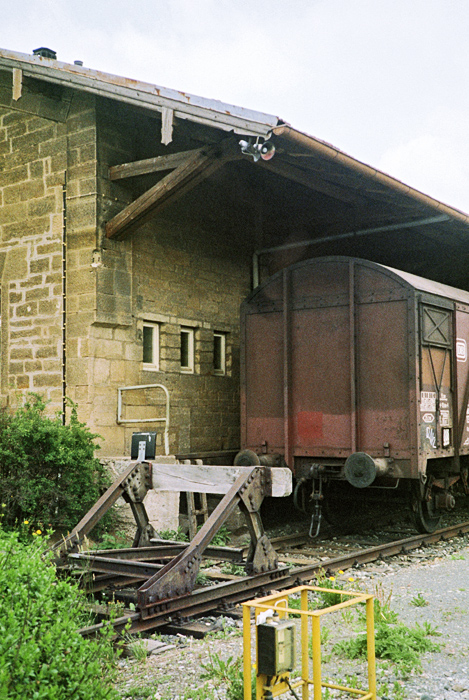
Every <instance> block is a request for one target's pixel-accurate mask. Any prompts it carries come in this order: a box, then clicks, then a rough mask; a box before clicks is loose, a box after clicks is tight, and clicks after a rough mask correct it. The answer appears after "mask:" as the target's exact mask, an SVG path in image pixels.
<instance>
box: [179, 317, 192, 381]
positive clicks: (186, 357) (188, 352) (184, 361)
mask: <svg viewBox="0 0 469 700" xmlns="http://www.w3.org/2000/svg"><path fill="white" fill-rule="evenodd" d="M193 371H194V329H193V328H181V372H193Z"/></svg>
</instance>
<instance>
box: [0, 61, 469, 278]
mask: <svg viewBox="0 0 469 700" xmlns="http://www.w3.org/2000/svg"><path fill="white" fill-rule="evenodd" d="M1 72H3V75H4V78H3V80H4V81H5V79H6V77H7V74H8V72H9V73H11V75H12V78H11V80H12V83H10V86H11V85H12V86H13V96H12V98H11V100H10V102H9V105H10V106H11V107H12V108H16V109H20V110H21V109H22V107H21V105H22V100H23V102H24V103H25V105H26V101H27V99H30V98H31V95H29V96H26V95H25V96H24V97H21V90H22V81H23V77H25V78H32V79H36V80H41V81H45V82H46V83H50V84H53V85H54V84H55V85H59V86H62V87H63V88H65V93H64V94H65V95H67V94H69V95H70V94H71V90H77V91H84V92H88V93H92V94H95V95H98V96H101V97H104V98H107V99H110V100H114V101H118V102H122V103H126V104H129V105H133V106H135V107H137V108H139V109H140V110H143V111H144V112H147V113H151V112H158V113H161V115H162V131H163V130H164V123H165V119H166V120H168V123H169V122H170V121H171V123H172V119H173V117H178V118H180V119H184V120H187V121H192V122H196V123H200V124H204V125H206V126H208V127H211V128H212V129H213V132H210V133H211V134H213V138H212V137H210V138H207V142H206V141H204V138H205V137H202V140H200V148H199V149H195V150H192V151H187V152H186V151H182V152H179V153H174V148H175V147H176V144H173V147H172V148H170V149H169V150H164V151H163V153H165V154H168V155H162V156H156V157H155V158H150V159H147V160H146V161H140V162H139V163H128V164H123V165H122V166H116V168H114V170H117V169H119V168H121V172H120V175H119V177H132V176H136V175H137V174H138V172H137V171H138V167H136V166H139V165H141V164H142V163H143V164H144V166H145V168H147V170H145V172H147V173H153V175H150V177H153V178H154V179H153V183H154V184H153V186H152V187H151V188H150V189H149V190H147V191H146V192H144V194H143V195H141V196H140V197H138V198H137V199H136V200H135V201H134V202H133V203H132V204H131V205H129V206H128V207H126V208H125V209H124V210H123V211H122V212H120V213H118V214H117V215H116V216H114V218H113V219H112V220H111V221H110V222H108V224H107V233H108V236H110V237H116V238H120V237H122V236H124V235H127V234H128V233H129V232H132V231H133V230H135V229H136V228H138V227H139V226H141V224H142V223H143V222H144V221H146V220H147V219H148V218H150V217H151V216H154V215H155V212H157V211H159V209H161V208H162V207H163V206H166V204H168V203H169V202H171V201H173V200H174V199H175V198H177V197H178V196H181V195H182V194H184V193H185V192H188V191H189V190H190V189H192V188H193V187H195V186H196V185H198V184H199V183H200V182H202V181H203V180H204V179H206V178H213V177H215V175H214V174H215V173H216V181H217V182H222V181H223V178H224V177H225V182H229V179H230V178H232V177H233V178H238V180H241V181H243V182H246V183H247V187H249V188H251V190H252V193H253V196H254V198H256V197H257V198H261V197H264V210H263V221H264V224H263V225H264V228H265V231H266V232H268V235H267V234H266V236H265V237H264V240H263V244H262V247H261V248H260V249H259V251H258V253H259V254H260V255H262V254H265V253H269V252H271V251H272V250H274V249H275V250H279V247H282V246H283V249H284V250H287V249H294V248H298V249H299V250H301V248H305V249H306V250H305V251H303V254H308V255H325V254H326V255H328V254H336V252H337V251H338V252H340V253H341V254H347V255H352V256H356V257H368V258H369V259H373V260H375V261H376V262H381V263H383V264H388V265H391V266H392V267H396V268H402V269H407V270H408V271H409V272H412V273H416V274H420V275H423V276H433V277H434V279H438V280H439V281H440V282H445V283H450V284H454V285H458V286H461V287H464V288H466V289H469V273H468V272H467V271H468V270H469V246H468V242H469V216H468V215H467V214H465V213H464V212H462V211H460V210H458V209H455V208H453V207H451V206H449V205H447V204H444V203H442V202H440V201H438V200H437V199H435V198H433V197H429V196H428V195H425V194H424V193H422V192H420V191H418V190H416V189H414V188H412V187H410V186H408V185H406V184H404V183H402V182H401V181H399V180H397V179H396V178H393V177H391V176H390V175H387V174H385V173H383V172H381V171H379V170H377V169H376V168H373V167H371V166H369V165H366V164H365V163H362V162H360V161H358V160H356V159H355V158H353V157H351V156H349V155H347V154H346V153H344V152H343V151H340V150H339V149H337V148H335V147H334V146H332V145H330V144H328V143H326V142H325V141H322V140H320V139H318V138H315V137H313V136H309V135H308V134H305V133H303V132H301V131H299V130H297V129H295V128H294V127H292V126H290V125H288V124H287V123H285V122H284V121H282V120H281V119H279V118H278V117H276V116H273V115H269V114H265V113H262V112H256V111H253V110H249V109H244V108H242V107H235V106H233V105H228V104H225V103H223V102H219V101H217V100H208V99H205V98H201V97H197V96H194V95H189V94H187V93H184V92H180V91H176V90H171V89H168V88H163V87H158V86H155V85H151V84H148V83H142V82H139V81H136V80H130V79H127V78H122V77H119V76H114V75H110V74H107V73H102V72H100V71H95V70H92V69H89V68H85V67H83V66H79V65H71V64H67V63H62V62H60V61H57V60H53V59H48V58H43V57H41V56H31V55H28V54H22V53H17V52H12V51H6V50H2V49H0V73H1ZM8 80H9V79H8ZM1 89H3V93H2V94H3V96H4V97H5V95H7V94H8V91H7V90H5V84H3V88H2V86H1V85H0V92H1ZM67 89H68V90H67ZM9 94H10V95H11V88H10V93H9ZM0 96H1V95H0ZM15 97H16V99H15ZM33 97H34V96H33ZM8 99H9V98H8ZM63 103H64V104H63V105H62V116H61V117H58V118H61V119H62V120H64V119H65V118H66V111H67V106H66V98H65V99H64V100H63ZM3 104H5V100H4V99H3ZM25 108H26V107H25ZM28 109H29V107H28ZM50 109H51V110H54V109H55V110H56V111H57V110H58V109H59V108H58V107H57V106H56V105H55V102H53V101H51V105H50ZM51 114H52V112H51ZM51 118H53V117H52V116H51ZM223 132H234V133H235V134H240V135H244V136H253V137H260V138H261V140H262V139H264V138H271V141H272V143H274V144H275V147H276V153H275V156H274V157H273V158H272V159H271V160H269V161H263V160H259V161H258V162H257V163H253V161H252V160H251V159H250V158H249V157H248V156H243V155H242V154H241V152H240V149H239V144H238V141H239V138H237V137H233V136H229V135H228V136H227V133H223ZM205 134H206V135H207V136H210V135H209V134H208V132H207V131H206V132H205ZM170 140H171V137H170V136H169V139H168V140H167V141H164V143H169V141H170ZM209 140H210V143H208V141H209ZM160 152H161V151H160ZM149 161H155V163H153V164H152V166H151V167H152V168H153V170H152V169H150V170H148V163H149ZM220 168H222V170H220ZM111 170H112V169H111ZM164 170H166V171H168V170H171V172H170V174H169V175H168V174H163V175H162V174H161V172H157V171H164ZM130 171H132V172H131V174H130V175H129V174H128V173H129V172H130ZM116 177H117V173H116ZM226 178H228V179H226ZM155 182H156V184H155ZM229 190H230V188H228V189H227V196H229ZM282 217H284V219H285V221H287V222H288V226H285V227H284V228H283V229H282V227H281V225H280V224H279V221H280V219H281V218H282ZM291 222H293V223H291ZM297 224H298V225H297ZM295 226H296V229H295ZM282 230H283V231H284V232H285V233H282ZM364 242H366V243H364ZM410 251H411V253H412V255H409V252H410ZM287 257H288V256H287ZM285 261H286V262H291V259H290V260H288V259H287V258H285V260H283V261H282V260H279V263H278V264H279V265H282V264H284V262H285ZM274 267H275V266H274Z"/></svg>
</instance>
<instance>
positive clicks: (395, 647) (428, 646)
mask: <svg viewBox="0 0 469 700" xmlns="http://www.w3.org/2000/svg"><path fill="white" fill-rule="evenodd" d="M437 634H439V633H438V632H437V631H436V629H435V628H433V627H432V626H431V625H429V623H425V625H424V626H423V627H421V626H420V625H416V626H415V627H407V626H406V625H404V624H402V623H400V622H399V623H395V624H389V623H388V622H385V621H383V620H381V621H380V622H378V624H377V626H376V628H375V649H376V657H377V658H380V659H389V660H390V661H392V662H393V663H394V664H395V665H396V666H397V668H398V669H399V671H400V672H401V674H402V675H403V676H404V677H405V676H407V675H408V674H409V673H410V672H411V671H412V670H416V671H419V670H421V663H420V659H419V655H420V654H422V653H423V652H426V651H439V650H440V647H439V645H438V644H435V642H433V641H431V640H430V639H427V637H429V636H435V635H437ZM366 648H367V640H366V634H360V635H358V636H357V637H355V638H354V639H350V640H345V641H341V642H338V643H337V644H336V645H335V646H334V651H335V652H336V653H342V654H343V655H344V656H347V657H348V658H350V659H356V658H359V657H364V656H366Z"/></svg>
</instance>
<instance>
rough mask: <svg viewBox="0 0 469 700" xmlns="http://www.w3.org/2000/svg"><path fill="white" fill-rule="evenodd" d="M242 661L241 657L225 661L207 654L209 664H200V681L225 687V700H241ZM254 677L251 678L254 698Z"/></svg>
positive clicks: (242, 686) (215, 655)
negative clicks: (217, 683)
mask: <svg viewBox="0 0 469 700" xmlns="http://www.w3.org/2000/svg"><path fill="white" fill-rule="evenodd" d="M242 667H243V660H242V658H241V657H238V658H237V659H233V657H232V656H230V657H229V658H228V659H227V660H226V661H223V659H222V658H221V657H220V656H219V655H218V654H216V653H214V654H212V653H211V652H209V663H208V664H202V668H203V669H204V672H203V673H202V674H201V676H200V677H201V678H202V680H217V681H221V682H222V683H224V684H225V685H226V689H227V692H226V697H227V700H243V698H244V680H243V671H242ZM255 682H256V679H255V676H254V674H253V678H252V690H253V693H254V696H255Z"/></svg>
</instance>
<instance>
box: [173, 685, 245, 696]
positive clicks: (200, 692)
mask: <svg viewBox="0 0 469 700" xmlns="http://www.w3.org/2000/svg"><path fill="white" fill-rule="evenodd" d="M217 697H218V694H217V695H215V691H214V690H213V688H210V686H209V684H208V683H205V685H204V686H203V687H202V688H190V689H189V690H186V691H185V693H184V695H183V696H182V698H181V700H216V698H217ZM239 697H240V698H242V696H241V695H240V696H239Z"/></svg>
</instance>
